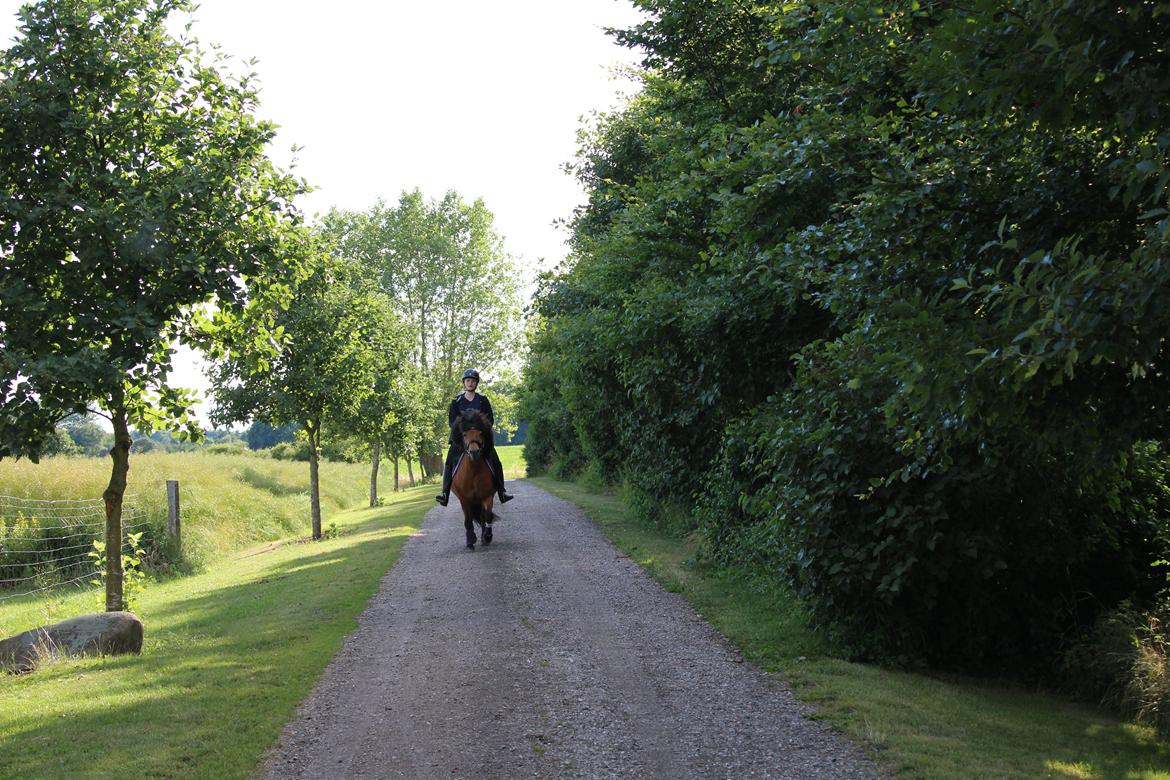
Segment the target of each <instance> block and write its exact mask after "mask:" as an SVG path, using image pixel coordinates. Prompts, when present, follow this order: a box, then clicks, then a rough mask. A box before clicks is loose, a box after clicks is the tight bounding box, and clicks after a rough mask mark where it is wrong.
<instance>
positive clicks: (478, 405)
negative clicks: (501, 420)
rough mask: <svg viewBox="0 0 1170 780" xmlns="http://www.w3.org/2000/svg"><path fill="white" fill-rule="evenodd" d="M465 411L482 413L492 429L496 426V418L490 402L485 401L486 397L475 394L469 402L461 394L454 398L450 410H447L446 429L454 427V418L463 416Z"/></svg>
mask: <svg viewBox="0 0 1170 780" xmlns="http://www.w3.org/2000/svg"><path fill="white" fill-rule="evenodd" d="M466 409H474V410H475V411H477V412H482V413H484V414H485V415H487V418H488V423H490V424H491V426H492V427H493V428H494V427H495V426H496V418H495V415H494V414H493V413H492V402H491V401H489V400H488V399H487V396H482V395H480V394H479V393H476V394H475V398H473V399H471V400H470V401H468V400H467V396H465V395H464V394H463V393H460V394H459V395H457V396H455V400H454V401H452V402H451V406H450V408H448V409H447V425H448V427H451V428H454V427H455V418H457V417H459V415H461V414H463V412H464V410H466Z"/></svg>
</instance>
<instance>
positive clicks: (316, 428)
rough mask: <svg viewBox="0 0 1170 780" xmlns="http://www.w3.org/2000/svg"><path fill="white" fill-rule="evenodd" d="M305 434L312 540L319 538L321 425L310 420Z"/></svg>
mask: <svg viewBox="0 0 1170 780" xmlns="http://www.w3.org/2000/svg"><path fill="white" fill-rule="evenodd" d="M305 433H306V434H307V435H308V439H309V503H310V504H311V506H312V513H313V538H314V539H320V538H321V481H320V478H319V473H318V469H319V463H318V457H319V454H320V453H319V452H318V443H319V441H320V438H321V425H320V422H319V421H317V420H311V421H310V422H308V423H307V424H306V425H305Z"/></svg>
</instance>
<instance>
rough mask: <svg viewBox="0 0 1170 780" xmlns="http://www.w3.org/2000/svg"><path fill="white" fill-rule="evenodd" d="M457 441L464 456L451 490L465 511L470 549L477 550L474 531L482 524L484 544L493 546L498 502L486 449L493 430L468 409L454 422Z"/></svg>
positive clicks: (477, 413)
mask: <svg viewBox="0 0 1170 780" xmlns="http://www.w3.org/2000/svg"><path fill="white" fill-rule="evenodd" d="M454 433H455V441H458V442H462V444H461V446H462V448H463V454H462V455H460V456H459V461H458V462H457V463H456V464H455V475H454V476H453V477H452V478H451V490H452V491H454V493H455V495H456V496H458V497H459V504H460V506H462V507H463V527H464V528H465V529H466V530H467V549H469V550H474V549H475V542H476V538H475V527H474V526H473V525H472V522H476V523H479V528H480V531H481V532H482V535H483V543H484V544H491V543H492V520H494V519H495V515H494V514H493V513H492V504H493V502H494V501H495V500H496V483H495V479H493V478H492V471H491V469H490V468H488V464H487V460H485V459H484V457H483V453H484V447H485V446H486V445H487V443H488V442H490V441H491V440H492V439H491V436H492V426H491V424H489V423H488V420H487V418H486V417H485V416H484V415H482V414H480V413H479V412H477V411H475V410H473V409H468V410H467V411H465V412H464V413H463V414H462V416H460V417H459V418H458V419H456V420H455V430H454Z"/></svg>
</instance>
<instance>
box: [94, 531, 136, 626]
mask: <svg viewBox="0 0 1170 780" xmlns="http://www.w3.org/2000/svg"><path fill="white" fill-rule="evenodd" d="M125 544H126V547H127V548H128V549H127V550H125V551H124V552H123V553H122V606H123V608H124V609H126V610H127V611H129V612H133V611H134V608H135V601H136V599H137V597H138V594H140V593H141V592H142V589H143V588H145V587H146V572H145V571H144V570H143V559H144V557H145V555H146V551H145V550H144V549H143V548H142V533H141V532H139V533H136V534H126V541H125ZM88 555H89V558H90V560H91V561H93V565H94V567H95V568H96V569H97V572H98V576H97V577H95V578H94V579H93V580H91V581H90V584H91V585H100V586H102V592H101V594H100V596H101V598H100V599H99V600H98V609H104V608H105V606H106V599H105V590H104V588H105V578H106V542H105V540H104V539H94V541H93V549H92V550H90V551H89V553H88Z"/></svg>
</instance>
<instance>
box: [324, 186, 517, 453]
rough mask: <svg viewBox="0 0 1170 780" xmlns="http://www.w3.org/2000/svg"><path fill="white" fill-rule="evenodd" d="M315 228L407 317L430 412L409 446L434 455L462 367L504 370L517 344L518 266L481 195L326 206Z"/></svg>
mask: <svg viewBox="0 0 1170 780" xmlns="http://www.w3.org/2000/svg"><path fill="white" fill-rule="evenodd" d="M323 230H324V232H325V234H326V235H327V236H328V237H329V238H330V239H331V241H332V242H333V245H334V247H335V250H334V251H335V252H336V253H337V254H338V255H339V256H342V257H346V258H350V259H353V260H355V261H356V262H358V263H359V264H360V265H361V266H362V267H364V268H367V269H369V271H370V273H372V274H373V276H374V279H375V280H376V282H377V284H378V286H379V287H380V289H381V290H382V291H383V292H384V293H385V294H386V295H387V296H389V298H390V299H391V301H392V302H393V304H394V307H395V310H396V311H397V312H398V314H399V316H400V317H401V318H402V320H403V321H404V322H405V323H407V326H408V328H409V332H410V334H411V338H412V346H411V348H410V357H411V360H412V362H413V363H414V365H415V366H416V367H417V368H418V369H419V378H420V379H421V380H423V381H422V382H421V384H416V385H415V387H416V390H420V391H421V392H422V393H423V395H424V397H423V403H424V405H425V407H426V408H428V409H430V410H431V417H430V420H431V424H430V426H429V430H427V432H426V434H425V435H424V436H423V437H422V438H421V439H420V440H419V441H417V442H415V445H416V446H417V448H418V450H419V453H420V454H421V455H424V456H429V457H427V458H426V461H430V466H431V467H432V470H433V465H434V464H433V461H434V456H435V454H436V453H438V452H439V451H440V448H441V446H442V444H443V442H445V441H446V437H447V420H446V415H445V411H446V407H447V403H446V400H447V395H448V393H452V392H454V390H455V387H456V385H457V382H458V379H459V377H460V376H461V375H462V372H463V369H464V368H467V367H469V366H476V367H478V368H479V369H480V370H481V371H484V372H485V373H491V372H492V371H493V369H496V368H502V367H503V366H504V365H505V364H506V363H507V361H508V360H509V359H510V358H511V356H512V355H513V354H514V353H515V351H516V348H517V335H518V326H519V319H520V305H519V300H518V297H517V296H518V283H517V272H516V268H515V265H514V263H513V262H512V259H511V258H510V257H509V256H508V255H507V254H506V253H505V251H504V247H503V242H502V240H501V239H500V237H499V235H498V234H497V233H496V232H495V228H494V226H493V217H492V214H491V212H490V211H489V210H488V209H487V207H486V206H485V205H484V203H483V201H482V200H476V201H474V202H472V203H467V202H466V201H464V200H463V199H462V198H461V197H460V196H459V195H458V194H457V193H455V192H448V193H447V194H446V195H445V196H444V197H443V198H442V200H440V201H427V200H426V199H425V198H424V196H423V195H422V193H421V192H420V191H418V190H414V191H411V192H403V193H402V195H401V197H400V198H399V202H398V205H397V206H393V207H391V206H387V205H386V204H385V203H383V202H381V201H379V202H378V203H376V204H375V205H374V206H373V207H372V208H370V209H369V210H368V211H364V212H348V211H333V212H331V213H330V214H328V215H327V216H326V218H325V220H324V224H323Z"/></svg>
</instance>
